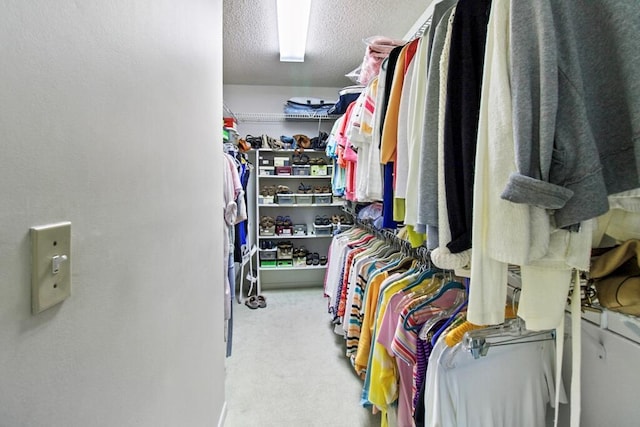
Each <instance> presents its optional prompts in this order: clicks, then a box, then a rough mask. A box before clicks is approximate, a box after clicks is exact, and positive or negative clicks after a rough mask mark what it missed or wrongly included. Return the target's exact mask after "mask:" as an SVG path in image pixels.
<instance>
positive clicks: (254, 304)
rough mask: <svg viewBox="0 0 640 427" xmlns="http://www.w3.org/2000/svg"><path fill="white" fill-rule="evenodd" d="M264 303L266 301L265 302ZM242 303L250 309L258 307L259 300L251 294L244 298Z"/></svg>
mask: <svg viewBox="0 0 640 427" xmlns="http://www.w3.org/2000/svg"><path fill="white" fill-rule="evenodd" d="M265 304H266V303H265ZM244 305H246V306H247V307H249V308H250V309H251V310H255V309H257V308H260V301H259V300H258V297H257V296H255V295H252V296H250V297H249V299H248V300H246V301H245V302H244Z"/></svg>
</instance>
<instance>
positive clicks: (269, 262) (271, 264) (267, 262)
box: [260, 259, 278, 268]
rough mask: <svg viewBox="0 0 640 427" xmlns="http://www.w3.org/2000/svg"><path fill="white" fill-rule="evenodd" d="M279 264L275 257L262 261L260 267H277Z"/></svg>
mask: <svg viewBox="0 0 640 427" xmlns="http://www.w3.org/2000/svg"><path fill="white" fill-rule="evenodd" d="M277 265H278V262H277V261H276V260H275V259H274V260H265V261H260V267H262V268H276V266H277Z"/></svg>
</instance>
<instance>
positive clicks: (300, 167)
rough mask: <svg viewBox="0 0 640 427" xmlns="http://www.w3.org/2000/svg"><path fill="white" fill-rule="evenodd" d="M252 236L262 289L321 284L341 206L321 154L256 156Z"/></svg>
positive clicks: (292, 152)
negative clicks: (264, 286)
mask: <svg viewBox="0 0 640 427" xmlns="http://www.w3.org/2000/svg"><path fill="white" fill-rule="evenodd" d="M256 165H257V168H256V169H257V173H256V174H255V176H256V187H255V188H256V223H257V227H256V231H257V238H256V241H257V246H258V275H259V280H260V282H261V283H262V284H265V285H267V286H269V285H270V284H271V285H278V286H281V285H288V284H291V285H292V286H295V285H296V284H299V285H306V284H309V285H311V284H316V285H317V284H321V283H323V281H324V273H325V270H326V265H327V253H328V249H329V245H330V243H331V238H332V236H333V230H334V224H336V223H337V222H339V218H340V214H341V212H342V207H343V205H344V201H343V200H342V199H338V198H336V197H334V196H333V194H332V190H331V177H332V172H333V169H332V168H333V166H332V162H331V159H328V158H327V157H326V155H325V153H324V151H316V150H303V151H297V150H288V149H258V150H256Z"/></svg>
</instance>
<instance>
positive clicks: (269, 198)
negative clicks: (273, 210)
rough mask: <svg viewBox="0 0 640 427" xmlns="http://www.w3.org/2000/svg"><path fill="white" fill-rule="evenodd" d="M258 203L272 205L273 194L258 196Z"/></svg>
mask: <svg viewBox="0 0 640 427" xmlns="http://www.w3.org/2000/svg"><path fill="white" fill-rule="evenodd" d="M258 203H259V204H261V205H272V204H273V203H275V201H274V197H273V196H258Z"/></svg>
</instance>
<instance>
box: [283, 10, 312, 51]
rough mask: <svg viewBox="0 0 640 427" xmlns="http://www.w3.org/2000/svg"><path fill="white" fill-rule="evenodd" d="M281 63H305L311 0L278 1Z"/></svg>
mask: <svg viewBox="0 0 640 427" xmlns="http://www.w3.org/2000/svg"><path fill="white" fill-rule="evenodd" d="M276 1H277V8H278V41H279V42H280V61H281V62H304V50H305V47H306V45H307V31H308V29H309V12H310V11H311V0H276Z"/></svg>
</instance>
